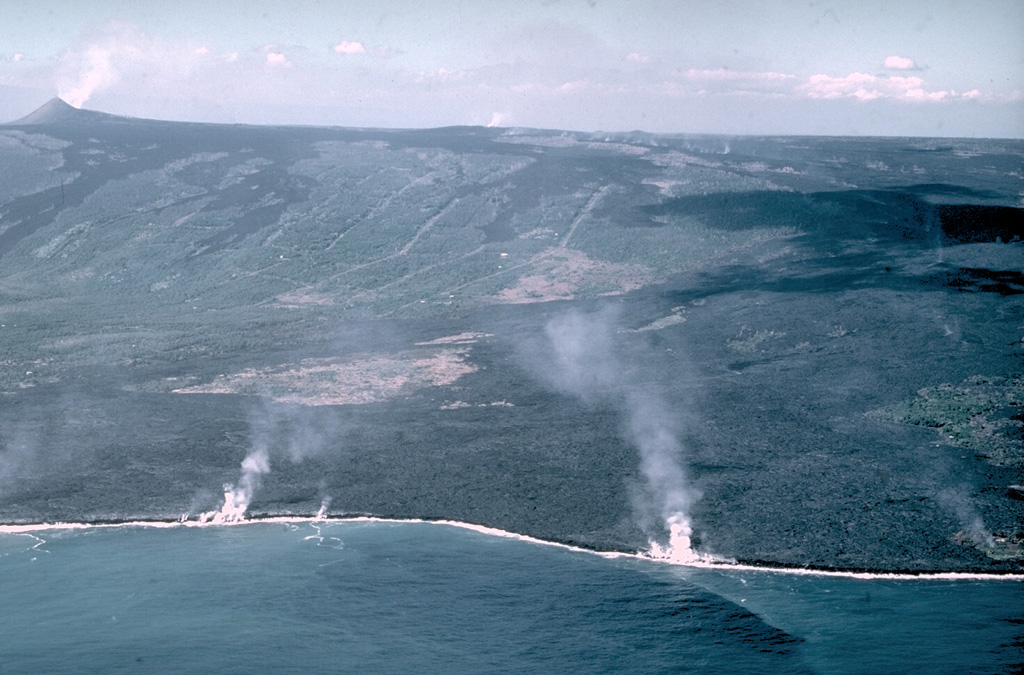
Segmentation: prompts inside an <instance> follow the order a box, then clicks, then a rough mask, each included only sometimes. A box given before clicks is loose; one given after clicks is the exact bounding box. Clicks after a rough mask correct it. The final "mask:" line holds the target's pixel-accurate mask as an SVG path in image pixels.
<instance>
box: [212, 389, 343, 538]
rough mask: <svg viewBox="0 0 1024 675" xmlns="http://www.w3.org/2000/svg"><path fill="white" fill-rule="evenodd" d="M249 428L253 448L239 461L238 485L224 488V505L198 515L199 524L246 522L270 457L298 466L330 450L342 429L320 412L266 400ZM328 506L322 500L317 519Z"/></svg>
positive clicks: (327, 501) (252, 415)
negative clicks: (331, 443)
mask: <svg viewBox="0 0 1024 675" xmlns="http://www.w3.org/2000/svg"><path fill="white" fill-rule="evenodd" d="M249 424H250V427H251V429H252V436H253V438H252V444H251V446H250V450H249V452H248V454H246V456H245V459H243V460H242V465H241V469H240V475H239V477H238V481H237V482H235V483H226V484H225V485H224V502H223V504H222V505H221V507H220V509H219V510H216V511H207V512H205V513H202V514H200V516H199V521H200V522H203V523H214V524H224V523H237V522H241V521H243V520H245V514H246V511H248V509H249V505H250V504H251V503H252V498H253V496H254V495H255V494H256V492H257V491H258V490H259V488H260V485H261V484H262V482H263V477H264V476H266V475H267V474H268V473H270V458H271V454H272V453H274V454H281V455H284V456H285V457H287V458H288V459H289V460H291V462H292V463H295V464H298V463H300V462H302V461H303V460H305V459H307V458H309V457H312V456H314V455H317V454H320V453H321V452H323V451H324V450H325V449H326V448H327V447H329V443H330V441H331V440H332V439H333V438H336V436H337V433H338V431H339V429H340V426H341V425H340V423H339V422H338V420H337V419H335V418H333V417H331V416H329V415H326V414H325V413H323V412H322V411H319V412H318V411H315V410H311V409H308V408H304V407H302V406H294V405H278V404H274V403H272V402H271V401H269V400H264V401H263V403H262V405H260V406H258V407H257V408H255V409H254V410H252V411H251V413H250V415H249ZM330 503H331V501H330V497H324V498H323V501H322V502H321V505H320V510H319V511H318V512H317V518H325V517H326V515H327V509H328V508H329V506H330Z"/></svg>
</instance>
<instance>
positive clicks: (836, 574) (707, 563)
mask: <svg viewBox="0 0 1024 675" xmlns="http://www.w3.org/2000/svg"><path fill="white" fill-rule="evenodd" d="M275 523H276V524H283V525H305V524H312V525H325V524H334V523H338V524H342V523H395V524H423V525H441V526H444V527H456V528H459V529H463V530H470V531H472V532H476V533H478V534H483V535H486V536H491V537H501V538H504V539H514V540H516V541H522V542H525V543H528V544H536V545H538V546H550V547H555V548H560V549H563V550H566V551H572V552H574V553H586V554H588V555H596V556H599V557H601V558H606V559H632V560H641V561H645V562H651V563H657V564H663V565H669V566H672V567H684V568H691V569H701V570H714V571H719V572H765V573H770V574H780V575H792V576H806V577H833V578H844V579H862V580H871V581H875V580H893V581H897V580H903V581H906V580H910V581H929V580H932V581H1017V582H1024V572H1002V571H993V572H979V571H972V572H951V571H945V572H943V571H930V570H921V571H914V570H901V571H884V570H844V569H825V568H818V567H794V566H786V565H779V564H774V563H771V562H757V563H751V562H741V561H736V560H731V559H728V558H719V557H715V556H710V555H707V554H702V555H700V556H698V557H696V558H692V557H687V558H686V559H678V558H672V557H671V556H663V555H654V554H652V553H651V552H650V551H637V552H626V551H600V550H596V549H589V548H585V547H582V546H574V545H572V544H566V543H563V542H558V541H551V540H548V539H540V538H537V537H531V536H530V535H527V534H520V533H518V532H510V531H508V530H502V529H499V528H496V527H488V526H486V525H478V524H476V523H466V522H462V521H459V520H430V519H424V518H385V517H381V516H368V515H363V516H337V517H334V516H325V515H321V514H318V515H316V516H266V517H258V518H244V519H240V520H233V521H227V522H212V521H201V520H189V519H187V518H185V517H183V518H181V519H178V520H123V521H113V520H111V521H98V522H53V523H33V524H8V525H0V534H18V535H28V536H32V537H35V535H36V533H40V532H53V531H62V530H94V529H112V528H131V527H139V528H155V529H171V528H182V527H191V528H206V527H244V526H246V525H265V524H275ZM35 538H36V539H37V540H38V541H37V543H36V545H35V546H33V547H32V548H38V547H39V546H41V545H42V544H43V543H45V542H44V541H42V540H41V539H40V538H38V537H35Z"/></svg>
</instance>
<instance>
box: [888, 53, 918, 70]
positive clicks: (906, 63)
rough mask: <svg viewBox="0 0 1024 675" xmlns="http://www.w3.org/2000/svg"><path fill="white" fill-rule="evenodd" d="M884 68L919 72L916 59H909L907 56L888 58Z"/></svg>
mask: <svg viewBox="0 0 1024 675" xmlns="http://www.w3.org/2000/svg"><path fill="white" fill-rule="evenodd" d="M883 67H884V68H885V69H886V70H918V67H917V64H916V63H915V62H914V59H908V58H907V57H906V56H886V57H885V63H884V64H883Z"/></svg>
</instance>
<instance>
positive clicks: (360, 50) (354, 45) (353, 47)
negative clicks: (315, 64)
mask: <svg viewBox="0 0 1024 675" xmlns="http://www.w3.org/2000/svg"><path fill="white" fill-rule="evenodd" d="M332 49H334V51H335V52H336V53H338V54H365V53H366V46H365V45H363V43H362V42H345V41H342V42H339V43H338V44H336V45H334V47H332Z"/></svg>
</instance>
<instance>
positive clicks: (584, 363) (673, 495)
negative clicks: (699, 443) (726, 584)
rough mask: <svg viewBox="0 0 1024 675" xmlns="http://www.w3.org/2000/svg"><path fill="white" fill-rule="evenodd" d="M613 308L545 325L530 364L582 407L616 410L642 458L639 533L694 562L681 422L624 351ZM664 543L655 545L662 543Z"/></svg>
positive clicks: (692, 494)
mask: <svg viewBox="0 0 1024 675" xmlns="http://www.w3.org/2000/svg"><path fill="white" fill-rule="evenodd" d="M617 323H618V316H617V313H616V312H615V310H614V309H613V308H608V309H605V310H602V311H599V312H593V313H589V314H584V313H581V312H578V311H573V312H570V313H569V314H566V315H564V316H560V317H557V318H555V319H552V320H551V321H549V322H548V323H547V325H546V326H545V330H544V332H545V337H546V343H545V348H544V349H540V350H539V351H538V354H539V356H538V357H537V359H536V363H537V365H538V366H539V368H538V370H539V372H540V373H541V374H542V377H543V378H544V379H545V380H547V382H548V383H549V384H550V385H551V386H552V387H553V388H555V389H556V390H559V391H562V392H565V393H568V394H572V395H574V396H576V397H578V398H580V399H582V400H584V401H587V402H595V403H601V404H604V405H609V406H612V407H614V408H615V409H617V410H618V411H619V412H620V413H621V414H622V416H623V423H624V424H623V428H624V434H625V436H626V437H627V439H628V440H629V441H630V442H631V443H632V444H633V445H634V446H635V447H636V449H637V452H638V453H639V456H640V472H641V474H642V476H643V478H644V483H643V485H642V486H640V487H639V488H638V489H637V490H636V492H635V494H634V499H633V507H634V510H635V512H636V516H637V518H638V521H639V524H640V526H641V528H642V529H643V530H644V531H645V532H646V533H647V534H648V536H649V537H650V544H651V554H652V555H654V556H655V557H659V558H665V559H670V560H672V561H674V562H692V561H694V560H696V559H698V557H699V556H698V554H696V553H695V552H694V551H693V548H692V544H691V535H692V525H691V522H690V515H689V514H690V509H691V507H692V506H693V504H694V502H695V501H696V500H697V499H698V497H699V494H698V492H697V490H695V489H694V487H693V486H692V485H690V483H689V480H688V478H687V475H686V471H685V470H684V468H683V446H682V443H681V442H680V440H679V431H680V430H679V429H678V424H679V418H680V415H679V413H678V412H676V411H672V410H670V409H669V407H668V406H667V404H666V403H665V401H664V399H663V397H661V396H659V395H658V394H657V383H656V382H651V381H648V378H646V377H645V376H644V375H643V374H642V372H643V371H642V369H641V368H639V365H640V364H638V363H637V358H638V357H637V354H638V353H642V352H638V350H636V349H635V346H633V347H634V349H632V350H630V351H629V353H628V354H627V353H626V348H627V347H630V346H631V345H627V344H625V342H624V340H623V339H622V337H621V334H620V333H617V332H616V326H617ZM666 535H667V543H664V544H663V543H659V541H658V539H662V540H664V539H665V536H666Z"/></svg>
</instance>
